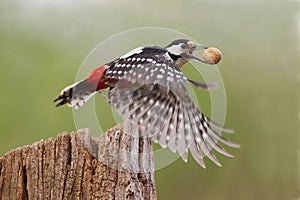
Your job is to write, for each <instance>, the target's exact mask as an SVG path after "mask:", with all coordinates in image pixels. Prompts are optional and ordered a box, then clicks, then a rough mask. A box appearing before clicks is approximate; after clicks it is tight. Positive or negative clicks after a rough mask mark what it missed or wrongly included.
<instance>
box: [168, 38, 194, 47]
mask: <svg viewBox="0 0 300 200" xmlns="http://www.w3.org/2000/svg"><path fill="white" fill-rule="evenodd" d="M189 41H190V40H187V39H177V40H174V41H173V42H171V43H170V44H169V45H168V46H166V47H165V48H168V47H170V46H172V45H177V44H180V43H184V44H187V43H188V42H189Z"/></svg>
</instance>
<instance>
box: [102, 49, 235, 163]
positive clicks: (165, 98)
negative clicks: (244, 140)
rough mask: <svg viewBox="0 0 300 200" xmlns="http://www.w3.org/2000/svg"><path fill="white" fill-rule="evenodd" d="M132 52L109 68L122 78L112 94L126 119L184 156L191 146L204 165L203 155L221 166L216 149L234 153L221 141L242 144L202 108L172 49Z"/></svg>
mask: <svg viewBox="0 0 300 200" xmlns="http://www.w3.org/2000/svg"><path fill="white" fill-rule="evenodd" d="M140 51H141V50H140ZM128 55H129V56H124V57H123V58H122V57H121V58H120V59H118V60H116V61H115V63H113V64H112V65H111V67H110V68H109V70H107V73H106V76H107V77H109V78H113V79H117V80H119V81H117V83H116V84H115V85H114V87H113V88H112V89H111V91H110V94H109V99H110V103H111V105H112V106H113V107H114V108H115V109H116V110H117V112H118V113H119V114H120V115H121V116H122V117H123V118H124V119H125V120H126V119H130V120H133V121H135V122H136V123H137V124H138V125H139V126H140V127H141V129H142V130H143V132H144V134H146V135H147V136H150V137H152V138H153V140H154V141H156V142H158V143H159V144H160V145H161V146H162V147H169V148H170V149H171V150H172V151H173V152H178V153H179V154H180V155H181V157H182V158H183V160H185V161H187V153H188V150H190V152H191V154H192V155H193V157H194V158H195V160H196V161H197V162H198V163H199V164H200V165H201V166H202V167H205V164H204V161H203V157H204V156H207V157H208V158H209V159H211V160H212V161H213V162H214V163H216V164H217V165H219V166H221V164H220V162H219V161H218V160H217V158H216V156H215V155H214V154H213V152H212V148H214V149H215V150H216V151H218V152H219V153H221V154H223V155H225V156H229V157H232V155H231V154H229V153H228V152H227V151H226V150H225V149H224V148H223V147H222V146H221V145H220V144H219V142H221V143H223V144H225V145H228V146H230V147H235V148H238V147H239V145H238V144H235V143H233V142H231V141H229V140H227V139H226V138H224V137H223V136H221V135H220V134H219V132H220V131H226V129H223V128H222V127H221V126H219V125H217V124H216V123H214V122H212V121H211V120H209V119H208V118H207V117H206V116H204V115H203V114H202V113H201V112H200V110H199V109H198V107H197V106H196V104H195V103H194V102H193V101H192V100H191V98H190V96H189V94H188V91H187V89H186V86H185V85H186V84H187V83H188V82H189V80H188V79H187V78H186V77H185V75H184V74H182V72H181V71H180V69H178V68H177V67H176V65H175V62H174V60H173V59H172V57H171V56H170V55H169V54H168V52H166V51H165V50H163V49H157V51H156V52H155V53H153V51H148V50H147V49H143V53H142V54H141V53H140V52H139V53H136V54H135V53H133V54H130V53H129V54H128Z"/></svg>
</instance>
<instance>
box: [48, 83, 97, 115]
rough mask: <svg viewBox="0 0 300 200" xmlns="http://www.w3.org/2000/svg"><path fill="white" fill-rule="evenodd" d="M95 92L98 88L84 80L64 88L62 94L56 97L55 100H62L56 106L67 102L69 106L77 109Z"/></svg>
mask: <svg viewBox="0 0 300 200" xmlns="http://www.w3.org/2000/svg"><path fill="white" fill-rule="evenodd" d="M95 93H96V88H95V87H92V86H91V85H90V84H88V83H86V81H85V80H84V81H80V82H77V83H74V84H72V85H70V86H68V87H66V88H65V89H63V90H62V91H61V93H60V95H59V96H58V97H57V98H56V99H54V101H53V102H57V101H60V102H59V103H58V104H57V105H56V107H59V106H62V105H64V104H67V105H68V106H69V107H74V108H75V109H76V110H77V109H79V108H80V107H82V106H83V105H84V104H85V103H86V102H87V101H88V100H89V99H90V98H91V97H92V96H93V95H94V94H95Z"/></svg>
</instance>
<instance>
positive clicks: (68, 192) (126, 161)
mask: <svg viewBox="0 0 300 200" xmlns="http://www.w3.org/2000/svg"><path fill="white" fill-rule="evenodd" d="M123 127H124V126H123V125H117V126H115V127H114V128H111V129H109V130H108V131H107V132H106V133H105V134H103V135H101V136H100V137H98V138H92V137H91V135H90V133H89V130H88V129H81V130H78V131H77V132H72V133H71V134H68V133H66V132H65V133H62V134H60V135H58V136H57V137H56V138H55V139H52V138H50V139H48V140H46V141H44V140H41V141H39V142H36V143H34V144H33V145H31V146H24V147H21V148H17V149H14V150H11V151H10V152H8V153H7V154H5V155H4V156H3V157H1V158H0V172H1V174H0V199H3V200H5V199H42V200H44V199H55V200H56V199H118V200H123V199H151V200H152V199H156V189H155V182H154V163H153V162H154V161H153V152H152V144H151V139H150V138H142V137H135V136H134V134H131V133H132V132H133V133H134V132H135V133H136V132H137V130H135V127H134V126H132V125H128V126H127V127H125V129H126V132H127V133H130V134H126V133H125V131H124V128H123Z"/></svg>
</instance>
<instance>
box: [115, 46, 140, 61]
mask: <svg viewBox="0 0 300 200" xmlns="http://www.w3.org/2000/svg"><path fill="white" fill-rule="evenodd" d="M143 49H144V47H138V48H136V49H133V50H131V51H129V52H128V53H126V54H124V55H123V56H121V57H120V58H122V59H124V58H128V57H130V56H132V55H134V54H139V53H141V52H143Z"/></svg>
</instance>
